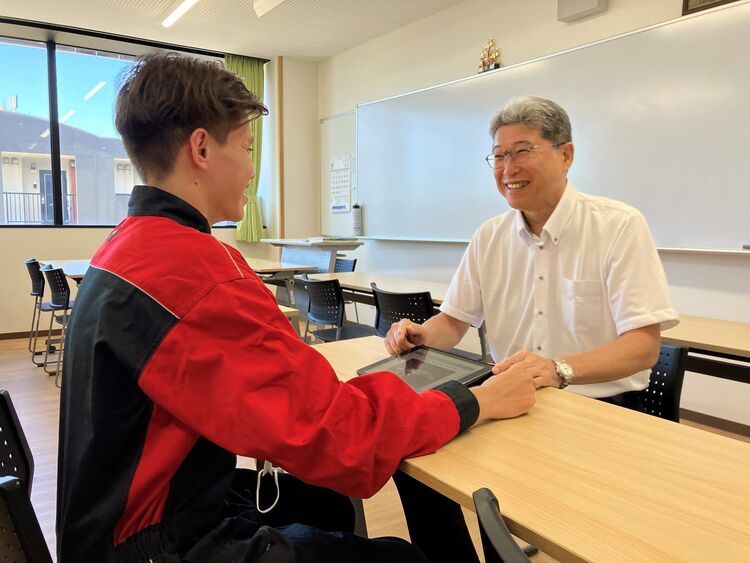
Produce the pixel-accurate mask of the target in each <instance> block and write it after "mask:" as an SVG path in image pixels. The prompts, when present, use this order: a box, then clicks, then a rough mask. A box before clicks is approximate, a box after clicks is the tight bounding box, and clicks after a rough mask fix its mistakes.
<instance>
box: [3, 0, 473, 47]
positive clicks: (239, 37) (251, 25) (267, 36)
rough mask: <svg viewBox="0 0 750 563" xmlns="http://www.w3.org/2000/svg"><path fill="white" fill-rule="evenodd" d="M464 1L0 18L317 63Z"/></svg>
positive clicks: (127, 3)
mask: <svg viewBox="0 0 750 563" xmlns="http://www.w3.org/2000/svg"><path fill="white" fill-rule="evenodd" d="M462 1H463V0H285V1H284V2H283V3H282V4H280V5H279V6H278V7H276V8H274V9H273V10H271V11H270V12H268V13H267V14H265V15H264V16H263V17H260V18H259V17H258V16H257V15H256V14H255V11H254V9H253V1H252V0H200V1H199V2H198V3H197V4H196V5H195V6H193V8H191V9H190V11H188V12H187V13H186V14H185V15H184V16H183V17H182V18H181V19H180V20H178V21H177V22H176V23H175V24H174V25H173V26H172V27H171V28H169V29H165V28H163V27H162V26H161V25H160V22H161V20H162V19H163V18H164V17H165V16H166V15H167V13H168V12H169V9H170V7H171V6H172V4H173V0H95V1H91V0H68V1H66V2H60V1H59V0H7V1H5V2H3V6H2V8H1V9H2V13H0V15H1V16H5V17H12V18H20V19H26V20H34V21H41V22H48V23H54V24H59V25H66V26H72V27H77V28H85V29H92V30H96V31H103V32H107V33H113V34H118V35H127V36H131V37H139V38H145V39H150V40H155V41H161V42H164V43H171V44H176V45H187V46H191V47H199V48H202V49H208V50H213V51H219V52H228V53H236V54H242V55H249V56H257V57H265V58H272V57H274V56H277V55H283V56H292V57H301V58H305V59H310V60H322V59H325V58H328V57H331V56H333V55H336V54H338V53H341V52H342V51H345V50H347V49H350V48H351V47H354V46H356V45H358V44H360V43H364V42H366V41H368V40H370V39H373V38H375V37H379V36H381V35H385V34H386V33H389V32H391V31H393V30H395V29H398V28H400V27H403V26H405V25H408V24H410V23H412V22H415V21H417V20H420V19H422V18H425V17H427V16H429V15H431V14H434V13H436V12H439V11H441V10H444V9H446V8H448V7H450V6H452V5H454V4H459V3H461V2H462Z"/></svg>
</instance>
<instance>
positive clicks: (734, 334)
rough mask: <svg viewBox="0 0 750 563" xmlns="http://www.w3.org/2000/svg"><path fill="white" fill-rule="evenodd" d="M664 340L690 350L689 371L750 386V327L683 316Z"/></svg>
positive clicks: (668, 331)
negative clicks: (749, 384)
mask: <svg viewBox="0 0 750 563" xmlns="http://www.w3.org/2000/svg"><path fill="white" fill-rule="evenodd" d="M661 338H662V340H663V341H664V342H669V343H670V344H678V345H680V346H687V347H688V348H689V349H690V352H691V354H690V355H689V356H688V360H687V364H686V369H687V370H688V371H694V372H697V373H705V374H708V375H713V376H714V377H721V378H722V379H731V380H733V381H741V382H743V383H750V323H738V322H733V321H721V320H717V319H709V318H706V317H693V316H689V315H681V316H680V324H678V325H677V326H676V327H674V328H670V329H669V330H666V331H664V332H663V333H662V335H661ZM696 354H700V356H697V355H696ZM701 356H710V357H709V358H706V357H701ZM713 358H718V359H713ZM726 360H729V361H726Z"/></svg>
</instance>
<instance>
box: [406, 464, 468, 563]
mask: <svg viewBox="0 0 750 563" xmlns="http://www.w3.org/2000/svg"><path fill="white" fill-rule="evenodd" d="M393 481H394V482H395V483H396V488H397V489H398V494H399V496H400V497H401V504H402V505H403V507H404V515H405V516H406V525H407V527H408V528H409V536H410V537H411V542H412V544H414V545H415V546H417V547H418V548H419V549H421V550H422V551H423V552H424V554H425V555H426V556H427V559H428V560H429V561H430V563H442V562H446V563H448V562H451V563H456V562H460V563H479V557H478V556H477V552H476V550H475V549H474V544H473V543H472V541H471V536H470V535H469V529H468V528H467V527H466V521H465V520H464V514H463V512H462V511H461V506H460V505H459V504H458V503H456V502H454V501H452V500H450V499H449V498H448V497H445V496H443V495H441V494H440V493H438V492H437V491H435V490H434V489H431V488H430V487H428V486H427V485H424V484H422V483H420V482H419V481H417V480H416V479H414V478H413V477H409V476H408V475H407V474H406V473H403V472H401V471H396V473H395V474H394V475H393Z"/></svg>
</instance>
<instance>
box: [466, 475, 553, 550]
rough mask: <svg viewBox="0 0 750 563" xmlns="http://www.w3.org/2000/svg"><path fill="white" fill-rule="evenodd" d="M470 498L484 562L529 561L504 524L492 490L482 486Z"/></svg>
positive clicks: (530, 548)
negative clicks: (474, 512) (474, 510)
mask: <svg viewBox="0 0 750 563" xmlns="http://www.w3.org/2000/svg"><path fill="white" fill-rule="evenodd" d="M472 498H473V499H474V507H475V508H476V511H477V519H478V520H479V533H480V536H481V538H482V551H483V552H484V560H485V563H528V562H529V561H531V560H530V559H529V558H528V557H527V555H526V552H525V551H524V550H523V549H521V548H520V547H519V545H518V544H517V543H516V540H514V539H513V536H512V535H511V533H510V532H509V531H508V528H507V527H506V526H505V522H503V517H502V516H501V515H500V507H499V506H498V503H497V498H496V497H495V495H494V494H492V491H490V490H489V489H487V488H486V487H483V488H481V489H478V490H476V491H474V494H473V495H472ZM527 549H529V550H530V551H531V552H532V553H536V552H537V551H538V550H537V549H536V548H534V547H531V546H529V548H527Z"/></svg>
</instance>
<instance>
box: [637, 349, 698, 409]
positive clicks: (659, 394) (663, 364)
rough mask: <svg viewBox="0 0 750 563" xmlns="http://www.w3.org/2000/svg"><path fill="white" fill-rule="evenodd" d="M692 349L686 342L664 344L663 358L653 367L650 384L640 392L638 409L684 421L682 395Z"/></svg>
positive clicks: (661, 354)
mask: <svg viewBox="0 0 750 563" xmlns="http://www.w3.org/2000/svg"><path fill="white" fill-rule="evenodd" d="M687 353H688V349H687V348H686V347H684V346H673V345H671V344H662V345H661V349H660V350H659V361H658V362H656V365H655V366H654V367H653V368H651V376H650V377H649V380H648V387H646V389H644V390H643V391H641V392H640V394H639V396H638V405H637V410H639V411H641V412H645V413H646V414H652V415H654V416H658V417H660V418H666V419H667V420H672V421H674V422H679V421H680V397H681V395H682V382H683V380H684V379H685V360H686V359H687Z"/></svg>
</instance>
